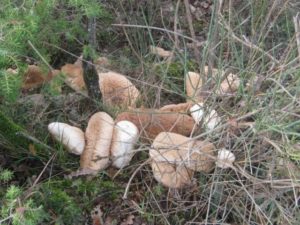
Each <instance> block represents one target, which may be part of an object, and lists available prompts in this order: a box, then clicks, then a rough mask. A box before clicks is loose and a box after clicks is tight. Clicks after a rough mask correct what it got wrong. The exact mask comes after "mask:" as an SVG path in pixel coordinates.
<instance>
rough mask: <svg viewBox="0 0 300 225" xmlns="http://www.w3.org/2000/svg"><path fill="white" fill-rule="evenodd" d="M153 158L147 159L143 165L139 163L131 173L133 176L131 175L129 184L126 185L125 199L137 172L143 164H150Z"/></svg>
mask: <svg viewBox="0 0 300 225" xmlns="http://www.w3.org/2000/svg"><path fill="white" fill-rule="evenodd" d="M151 160H152V159H151V158H149V159H147V160H146V161H145V162H143V163H142V164H141V165H139V167H138V168H137V169H136V170H135V171H134V172H133V174H132V175H131V177H130V179H129V181H128V183H127V186H126V189H125V192H124V195H123V197H122V199H123V200H126V199H127V196H128V192H129V187H130V184H131V182H132V180H133V178H134V177H135V175H136V174H137V172H138V171H139V170H140V169H141V168H142V167H143V166H145V165H146V164H148V163H149V162H150V161H151Z"/></svg>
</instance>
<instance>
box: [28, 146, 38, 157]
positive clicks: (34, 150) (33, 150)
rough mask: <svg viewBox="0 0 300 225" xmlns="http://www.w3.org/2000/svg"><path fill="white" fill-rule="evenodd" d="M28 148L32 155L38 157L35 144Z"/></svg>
mask: <svg viewBox="0 0 300 225" xmlns="http://www.w3.org/2000/svg"><path fill="white" fill-rule="evenodd" d="M28 148H29V151H30V153H31V154H32V155H36V149H35V147H34V145H33V144H29V146H28Z"/></svg>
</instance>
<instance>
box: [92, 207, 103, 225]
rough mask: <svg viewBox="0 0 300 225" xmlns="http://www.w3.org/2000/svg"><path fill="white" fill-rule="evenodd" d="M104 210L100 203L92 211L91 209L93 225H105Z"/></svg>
mask: <svg viewBox="0 0 300 225" xmlns="http://www.w3.org/2000/svg"><path fill="white" fill-rule="evenodd" d="M102 216H103V212H102V210H101V208H100V205H97V206H96V207H95V208H94V209H93V210H92V211H91V217H92V223H93V225H104V222H103V218H102Z"/></svg>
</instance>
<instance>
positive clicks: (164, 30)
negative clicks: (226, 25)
mask: <svg viewBox="0 0 300 225" xmlns="http://www.w3.org/2000/svg"><path fill="white" fill-rule="evenodd" d="M112 26H115V27H132V28H143V29H150V30H159V31H163V32H167V33H171V34H173V35H178V36H180V37H183V38H185V39H187V40H190V41H194V42H196V43H197V45H198V46H202V45H204V44H205V42H200V41H198V40H196V39H194V38H191V37H189V36H186V35H183V34H180V33H177V32H174V31H171V30H167V29H164V28H160V27H153V26H145V25H136V24H112Z"/></svg>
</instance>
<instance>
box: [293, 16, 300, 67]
mask: <svg viewBox="0 0 300 225" xmlns="http://www.w3.org/2000/svg"><path fill="white" fill-rule="evenodd" d="M293 20H294V26H295V34H296V42H297V48H298V57H300V20H299V13H297V15H296V16H294V17H293ZM298 59H299V62H300V58H298Z"/></svg>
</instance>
